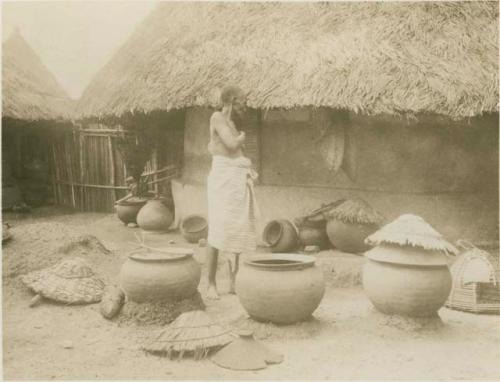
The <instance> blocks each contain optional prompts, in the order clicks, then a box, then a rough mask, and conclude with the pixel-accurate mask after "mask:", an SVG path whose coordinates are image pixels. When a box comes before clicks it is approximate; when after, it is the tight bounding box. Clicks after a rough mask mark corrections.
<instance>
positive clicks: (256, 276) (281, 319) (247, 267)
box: [236, 254, 325, 324]
mask: <svg viewBox="0 0 500 382" xmlns="http://www.w3.org/2000/svg"><path fill="white" fill-rule="evenodd" d="M314 261H315V259H314V257H311V256H307V255H295V254H272V255H271V254H268V255H258V256H253V257H251V258H250V259H248V260H247V261H245V262H244V264H243V267H242V269H241V270H240V272H239V273H238V275H237V277H236V294H237V295H238V298H239V300H240V302H241V305H243V307H244V308H245V310H246V311H247V312H248V314H249V315H250V316H251V317H252V318H254V319H255V320H258V321H271V322H274V323H279V324H291V323H294V322H297V321H301V320H304V319H307V318H308V317H310V316H311V314H312V313H313V312H314V310H315V309H316V308H317V307H318V305H319V303H320V302H321V299H322V298H323V294H324V292H325V282H324V279H323V273H322V272H321V271H320V270H319V269H318V268H316V267H315V266H314Z"/></svg>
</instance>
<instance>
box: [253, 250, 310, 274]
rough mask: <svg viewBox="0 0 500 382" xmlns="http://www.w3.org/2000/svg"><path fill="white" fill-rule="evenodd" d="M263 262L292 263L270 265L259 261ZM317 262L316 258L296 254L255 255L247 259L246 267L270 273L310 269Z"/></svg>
mask: <svg viewBox="0 0 500 382" xmlns="http://www.w3.org/2000/svg"><path fill="white" fill-rule="evenodd" d="M263 260H284V261H290V263H287V264H269V263H258V261H263ZM315 262H316V258H315V257H312V256H310V255H299V254H295V253H274V254H266V255H255V256H251V257H249V258H248V259H245V261H244V263H245V265H248V266H250V267H253V268H257V269H263V270H268V271H285V270H293V269H303V268H308V267H313V266H314V263H315Z"/></svg>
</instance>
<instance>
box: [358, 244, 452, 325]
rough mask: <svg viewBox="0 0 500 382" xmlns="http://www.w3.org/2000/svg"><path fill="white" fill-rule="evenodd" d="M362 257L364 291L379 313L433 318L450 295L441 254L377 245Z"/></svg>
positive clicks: (447, 272)
mask: <svg viewBox="0 0 500 382" xmlns="http://www.w3.org/2000/svg"><path fill="white" fill-rule="evenodd" d="M365 256H366V257H367V262H366V264H365V266H364V269H363V288H364V290H365V293H366V295H367V296H368V298H369V299H370V301H371V302H372V303H373V305H374V306H375V308H376V309H377V310H379V311H380V312H382V313H386V314H398V315H402V316H411V317H430V316H435V315H436V314H437V311H438V310H439V308H441V307H442V306H443V304H444V303H445V301H446V299H447V298H448V295H449V294H450V290H451V283H452V282H451V274H450V271H449V269H448V266H447V259H446V256H445V255H444V254H441V253H439V252H433V251H427V250H424V249H421V248H418V247H399V246H394V245H380V246H377V247H375V248H373V249H372V250H370V251H368V252H367V253H366V254H365Z"/></svg>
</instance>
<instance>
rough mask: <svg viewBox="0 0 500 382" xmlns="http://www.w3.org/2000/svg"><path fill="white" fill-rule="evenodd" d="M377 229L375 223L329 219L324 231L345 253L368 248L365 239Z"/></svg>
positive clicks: (357, 251)
mask: <svg viewBox="0 0 500 382" xmlns="http://www.w3.org/2000/svg"><path fill="white" fill-rule="evenodd" d="M377 229H378V226H377V225H376V224H351V223H344V222H343V221H340V220H334V219H331V220H329V221H328V222H327V223H326V233H327V235H328V239H330V242H331V243H332V245H333V246H334V247H335V248H337V249H339V250H341V251H342V252H347V253H355V254H356V253H362V252H365V251H367V250H368V249H370V247H369V246H368V245H366V244H365V239H366V238H367V237H368V236H369V235H371V234H372V233H374V232H375V231H376V230H377Z"/></svg>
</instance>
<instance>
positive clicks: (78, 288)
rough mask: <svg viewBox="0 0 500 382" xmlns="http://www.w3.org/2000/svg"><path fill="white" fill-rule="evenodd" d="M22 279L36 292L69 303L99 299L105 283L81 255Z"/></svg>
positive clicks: (89, 301)
mask: <svg viewBox="0 0 500 382" xmlns="http://www.w3.org/2000/svg"><path fill="white" fill-rule="evenodd" d="M21 280H22V281H23V283H24V284H25V285H26V286H27V287H28V288H30V289H32V290H33V291H34V292H35V293H38V294H40V295H42V296H44V297H46V298H49V299H52V300H55V301H59V302H65V303H69V304H77V303H91V302H99V301H100V300H101V297H102V294H103V292H104V282H103V281H102V280H100V279H99V278H97V277H96V276H95V275H94V271H92V269H91V268H90V265H89V264H88V263H87V262H86V261H85V260H83V259H81V258H78V257H77V258H68V259H63V260H61V261H60V262H59V263H57V264H55V265H53V266H52V267H49V268H46V269H42V270H39V271H35V272H31V273H29V274H27V275H24V276H23V277H22V278H21Z"/></svg>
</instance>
